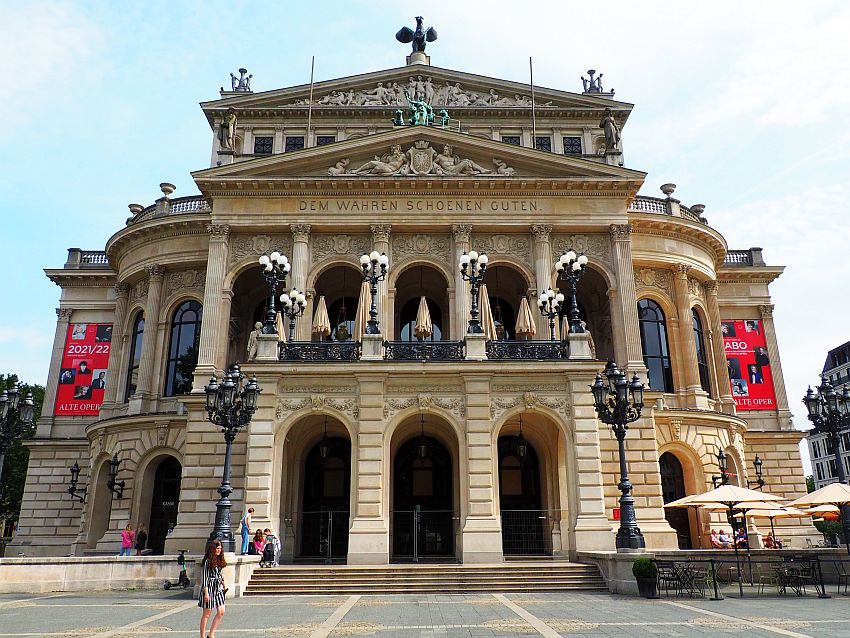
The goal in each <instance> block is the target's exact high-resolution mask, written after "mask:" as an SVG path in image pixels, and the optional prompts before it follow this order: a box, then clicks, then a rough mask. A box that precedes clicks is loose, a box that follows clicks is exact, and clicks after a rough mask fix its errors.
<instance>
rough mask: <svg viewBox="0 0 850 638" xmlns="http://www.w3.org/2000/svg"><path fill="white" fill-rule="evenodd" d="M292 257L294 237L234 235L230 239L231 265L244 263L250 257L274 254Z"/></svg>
mask: <svg viewBox="0 0 850 638" xmlns="http://www.w3.org/2000/svg"><path fill="white" fill-rule="evenodd" d="M275 250H277V251H279V252H281V253H283V254H284V255H286V256H287V257H289V258H291V257H292V236H291V235H289V234H286V235H233V236H231V238H230V263H231V264H233V263H236V262H239V261H243V260H244V259H246V258H248V257H259V256H260V255H264V254H268V253H270V252H274V251H275Z"/></svg>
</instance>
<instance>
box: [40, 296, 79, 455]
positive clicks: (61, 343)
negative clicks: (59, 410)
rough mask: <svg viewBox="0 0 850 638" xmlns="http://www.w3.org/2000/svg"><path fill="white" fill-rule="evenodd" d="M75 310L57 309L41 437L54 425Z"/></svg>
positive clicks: (48, 433) (41, 422) (45, 389)
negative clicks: (54, 413) (70, 325)
mask: <svg viewBox="0 0 850 638" xmlns="http://www.w3.org/2000/svg"><path fill="white" fill-rule="evenodd" d="M73 312H74V311H73V310H72V309H71V308H57V309H56V332H55V333H54V335H53V352H52V353H51V354H50V368H49V372H48V376H47V385H46V386H45V387H44V401H43V402H42V405H43V406H44V407H43V408H42V411H41V418H40V419H39V420H38V426H37V428H36V436H37V437H39V438H42V437H48V436H50V430H51V428H52V426H53V408H54V407H55V403H56V390H57V388H58V386H59V369H60V368H61V367H62V355H63V354H64V353H65V340H66V339H67V338H68V324H69V323H70V322H71V315H72V314H73Z"/></svg>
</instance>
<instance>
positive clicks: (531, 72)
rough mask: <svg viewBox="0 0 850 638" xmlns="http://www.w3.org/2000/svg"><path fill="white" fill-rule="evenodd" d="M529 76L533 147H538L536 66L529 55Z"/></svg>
mask: <svg viewBox="0 0 850 638" xmlns="http://www.w3.org/2000/svg"><path fill="white" fill-rule="evenodd" d="M528 76H529V82H530V84H531V147H532V148H537V118H536V117H535V114H534V67H533V66H532V64H531V56H528Z"/></svg>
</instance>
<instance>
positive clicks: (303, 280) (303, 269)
mask: <svg viewBox="0 0 850 638" xmlns="http://www.w3.org/2000/svg"><path fill="white" fill-rule="evenodd" d="M289 230H290V231H292V270H291V271H290V273H289V275H290V279H291V282H288V283H290V288H298V290H300V291H301V292H303V293H304V294H305V295H306V294H307V275H308V274H309V270H310V224H291V225H290V226H289ZM310 301H311V303H309V306H308V308H307V309H306V310H305V312H304V316H303V317H301V318H300V319H299V320H298V324H297V325H296V327H295V339H296V341H309V340H310V327H311V326H312V325H313V313H312V309H313V307H314V304H313V303H312V300H310ZM287 330H288V328H287Z"/></svg>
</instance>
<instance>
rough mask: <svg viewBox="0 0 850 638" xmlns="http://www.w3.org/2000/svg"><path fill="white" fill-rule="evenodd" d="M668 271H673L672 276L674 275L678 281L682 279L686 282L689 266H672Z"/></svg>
mask: <svg viewBox="0 0 850 638" xmlns="http://www.w3.org/2000/svg"><path fill="white" fill-rule="evenodd" d="M670 270H672V271H673V274H674V275H676V277H677V278H678V279H684V280H685V281H687V279H688V273H689V272H690V271H691V267H690V266H686V265H685V264H673V265H672V266H670Z"/></svg>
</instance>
